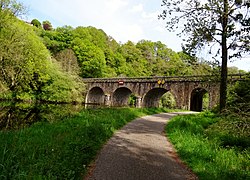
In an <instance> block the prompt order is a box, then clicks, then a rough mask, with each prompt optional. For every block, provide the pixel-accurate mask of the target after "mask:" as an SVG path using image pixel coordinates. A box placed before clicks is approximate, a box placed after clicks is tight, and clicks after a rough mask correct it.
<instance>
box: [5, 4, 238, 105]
mask: <svg viewBox="0 0 250 180" xmlns="http://www.w3.org/2000/svg"><path fill="white" fill-rule="evenodd" d="M10 7H12V6H11V4H9V7H8V6H5V7H3V8H2V9H1V11H0V21H1V22H0V41H1V44H0V66H1V71H0V92H1V95H0V96H1V98H2V99H24V100H46V101H64V102H69V101H81V100H82V94H83V92H84V84H82V82H81V78H90V77H136V76H182V75H205V74H218V73H219V66H218V65H214V64H211V63H208V62H207V61H205V60H202V59H198V58H196V57H192V56H189V55H188V54H186V53H184V52H175V51H173V50H172V49H171V48H169V47H167V46H166V45H165V44H163V43H162V42H160V41H158V42H152V41H150V40H141V41H139V42H137V43H134V42H131V41H128V42H126V43H124V44H122V43H118V42H117V41H116V40H115V39H114V38H112V37H111V36H109V35H107V34H106V33H105V32H104V31H103V30H101V29H97V28H95V27H81V26H79V27H76V28H73V27H70V26H63V27H57V28H53V27H52V25H51V23H50V22H49V21H43V22H42V23H41V22H39V21H38V20H37V19H34V20H32V22H31V23H27V22H24V21H22V20H20V19H18V18H17V17H16V16H17V15H18V14H17V13H16V12H19V11H15V12H11V8H10ZM239 72H242V71H239V70H238V69H237V68H230V69H229V73H239Z"/></svg>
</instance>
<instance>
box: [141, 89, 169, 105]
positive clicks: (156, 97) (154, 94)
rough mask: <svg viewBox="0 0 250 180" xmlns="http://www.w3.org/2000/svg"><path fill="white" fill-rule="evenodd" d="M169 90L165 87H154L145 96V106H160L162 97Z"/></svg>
mask: <svg viewBox="0 0 250 180" xmlns="http://www.w3.org/2000/svg"><path fill="white" fill-rule="evenodd" d="M167 91H168V90H167V89H164V88H153V89H151V90H149V91H148V92H147V93H146V95H145V96H144V98H143V107H158V106H159V101H160V98H161V97H162V95H163V94H165V93H166V92H167Z"/></svg>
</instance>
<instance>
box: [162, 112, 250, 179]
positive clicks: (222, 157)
mask: <svg viewBox="0 0 250 180" xmlns="http://www.w3.org/2000/svg"><path fill="white" fill-rule="evenodd" d="M249 123H250V121H249V119H248V121H244V120H243V121H242V120H240V119H227V118H225V117H219V116H216V115H215V114H212V113H209V112H206V113H200V114H196V115H186V116H177V117H174V118H173V119H172V121H170V122H169V123H168V125H167V126H166V132H167V136H168V137H169V139H170V141H171V142H172V143H173V144H174V146H175V148H176V150H177V153H178V154H179V156H180V158H181V159H182V160H183V161H184V162H185V163H186V164H187V165H188V166H189V167H190V168H191V169H192V170H193V171H194V172H195V174H197V176H198V177H199V179H201V180H202V179H207V180H210V179H211V180H214V179H220V180H224V179H225V180H230V179H234V180H236V179H237V180H241V179H242V180H245V179H250V136H249V133H250V129H249V126H248V125H249ZM235 124H240V125H242V124H244V125H245V126H244V127H248V129H245V130H244V132H243V131H242V132H241V133H239V129H238V130H237V128H232V126H234V127H237V126H235ZM242 127H243V126H242ZM240 129H241V130H242V128H240Z"/></svg>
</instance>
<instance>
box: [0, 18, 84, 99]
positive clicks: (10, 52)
mask: <svg viewBox="0 0 250 180" xmlns="http://www.w3.org/2000/svg"><path fill="white" fill-rule="evenodd" d="M0 40H1V44H0V65H1V71H0V82H1V83H0V84H1V86H0V87H1V88H0V91H1V92H2V93H1V98H7V99H9V98H11V99H25V100H30V99H44V100H50V101H75V100H81V101H82V100H83V99H82V93H83V91H84V85H83V83H82V82H81V81H80V80H79V78H77V77H76V76H75V75H74V74H73V73H72V74H69V72H68V73H66V72H63V70H62V69H61V68H60V66H58V65H56V63H55V62H54V61H52V60H51V58H50V54H49V51H48V50H47V49H46V47H45V46H44V44H43V43H42V41H41V40H40V38H39V37H38V36H37V35H36V33H35V32H34V31H33V28H32V27H31V26H29V25H27V24H25V23H24V22H22V21H20V20H18V19H16V18H15V17H12V18H10V19H9V20H8V22H6V23H5V25H4V27H3V28H2V29H1V31H0ZM72 61H73V60H72ZM75 61H76V60H75ZM72 67H73V66H72Z"/></svg>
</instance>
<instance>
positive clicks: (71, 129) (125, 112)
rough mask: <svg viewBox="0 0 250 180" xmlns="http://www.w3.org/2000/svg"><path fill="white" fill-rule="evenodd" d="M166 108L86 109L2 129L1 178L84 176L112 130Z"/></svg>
mask: <svg viewBox="0 0 250 180" xmlns="http://www.w3.org/2000/svg"><path fill="white" fill-rule="evenodd" d="M167 111H168V110H166V109H157V108H153V109H132V108H120V109H112V108H110V109H86V110H83V111H81V112H80V113H78V114H75V115H74V116H73V117H68V118H63V119H61V120H60V119H58V120H57V121H53V122H37V123H35V124H33V125H32V126H31V127H28V128H24V129H20V130H11V131H1V132H0V144H1V146H0V179H82V177H83V176H84V174H85V173H86V170H87V167H88V165H89V164H90V163H91V161H93V159H94V158H95V156H96V154H97V152H99V150H100V149H101V147H102V146H103V144H104V143H105V142H106V141H107V140H108V139H109V138H110V137H111V136H112V135H113V133H114V132H115V131H116V130H117V129H120V128H121V127H122V126H124V125H125V124H126V123H127V122H129V121H131V120H133V119H135V118H137V117H140V116H144V115H148V114H156V113H160V112H167Z"/></svg>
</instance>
